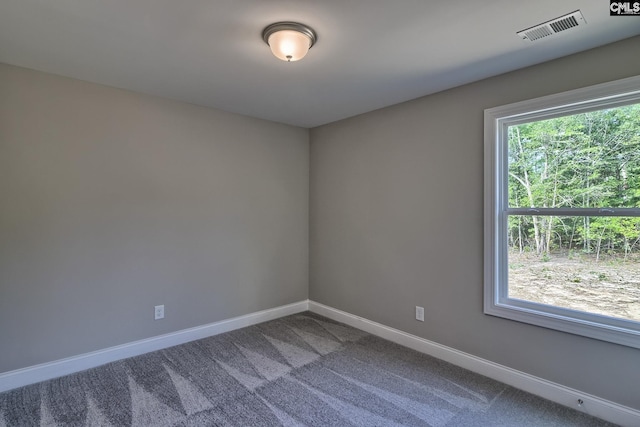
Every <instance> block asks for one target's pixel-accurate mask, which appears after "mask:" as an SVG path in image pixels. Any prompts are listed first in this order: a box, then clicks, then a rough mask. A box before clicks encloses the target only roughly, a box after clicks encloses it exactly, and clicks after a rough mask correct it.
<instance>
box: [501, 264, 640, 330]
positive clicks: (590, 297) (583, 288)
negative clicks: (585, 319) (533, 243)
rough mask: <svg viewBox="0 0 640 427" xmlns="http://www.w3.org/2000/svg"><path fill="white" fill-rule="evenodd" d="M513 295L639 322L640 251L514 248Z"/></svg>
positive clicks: (511, 266) (510, 276) (512, 267)
mask: <svg viewBox="0 0 640 427" xmlns="http://www.w3.org/2000/svg"><path fill="white" fill-rule="evenodd" d="M509 297H510V298H517V299H522V300H527V301H533V302H538V303H542V304H548V305H554V306H558V307H564V308H570V309H573V310H580V311H585V312H590V313H596V314H602V315H605V316H611V317H617V318H622V319H628V320H634V321H638V322H640V255H638V254H633V255H632V256H629V257H627V259H626V260H625V259H624V257H623V256H620V255H614V256H609V255H605V256H602V255H601V256H600V259H599V260H598V261H596V257H595V255H592V254H583V253H580V252H576V253H571V254H567V253H557V254H554V253H552V254H551V255H549V256H538V255H536V254H532V253H522V254H520V253H518V252H510V253H509Z"/></svg>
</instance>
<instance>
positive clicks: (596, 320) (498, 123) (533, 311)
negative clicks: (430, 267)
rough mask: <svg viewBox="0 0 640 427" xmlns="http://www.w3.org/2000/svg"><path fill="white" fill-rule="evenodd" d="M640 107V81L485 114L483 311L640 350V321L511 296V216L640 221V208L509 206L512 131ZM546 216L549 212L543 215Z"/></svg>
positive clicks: (588, 89) (630, 80)
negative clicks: (630, 218)
mask: <svg viewBox="0 0 640 427" xmlns="http://www.w3.org/2000/svg"><path fill="white" fill-rule="evenodd" d="M639 102H640V76H635V77H630V78H627V79H622V80H617V81H614V82H609V83H603V84H599V85H596V86H590V87H586V88H582V89H577V90H572V91H569V92H563V93H560V94H555V95H550V96H545V97H542V98H536V99H532V100H528V101H522V102H517V103H514V104H509V105H504V106H500V107H495V108H490V109H487V110H485V111H484V131H485V135H484V312H485V313H486V314H489V315H493V316H498V317H502V318H506V319H511V320H515V321H519V322H524V323H529V324H533V325H537V326H542V327H545V328H550V329H556V330H559V331H563V332H569V333H572V334H577V335H582V336H586V337H590V338H595V339H599V340H603V341H609V342H613V343H616V344H622V345H626V346H629V347H635V348H640V322H635V321H632V320H625V319H618V318H613V317H608V316H602V315H598V314H595V313H585V312H581V311H576V310H571V309H567V308H562V307H557V306H550V305H545V304H538V303H534V302H531V301H523V300H518V299H513V298H509V297H508V254H507V221H508V214H514V215H518V214H520V215H522V214H525V215H545V214H547V215H548V214H553V215H563V216H605V215H616V216H640V209H636V208H625V209H614V210H611V209H581V208H562V209H524V208H523V209H513V208H509V206H508V168H509V165H508V139H507V129H508V127H509V126H512V125H517V124H521V123H527V122H532V121H537V120H545V119H552V118H555V117H560V116H566V115H571V114H579V113H584V112H588V111H595V110H600V109H605V108H613V107H617V106H623V105H629V104H635V103H639ZM543 211H544V212H543Z"/></svg>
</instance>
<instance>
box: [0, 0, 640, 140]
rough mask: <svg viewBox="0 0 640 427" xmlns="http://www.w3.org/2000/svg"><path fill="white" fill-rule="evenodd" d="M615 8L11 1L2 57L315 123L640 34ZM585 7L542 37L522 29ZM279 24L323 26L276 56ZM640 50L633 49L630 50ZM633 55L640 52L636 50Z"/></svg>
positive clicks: (377, 1)
mask: <svg viewBox="0 0 640 427" xmlns="http://www.w3.org/2000/svg"><path fill="white" fill-rule="evenodd" d="M608 7H609V2H607V1H605V0H563V1H558V0H535V1H531V0H527V1H524V0H456V1H444V0H442V1H433V0H1V1H0V62H4V63H7V64H13V65H18V66H23V67H27V68H33V69H36V70H41V71H46V72H50V73H55V74H60V75H64V76H69V77H75V78H78V79H82V80H87V81H91V82H96V83H101V84H105V85H109V86H115V87H119V88H125V89H130V90H134V91H137V92H143V93H148V94H153V95H158V96H162V97H167V98H172V99H177V100H182V101H186V102H190V103H193V104H198V105H204V106H210V107H216V108H220V109H223V110H227V111H231V112H236V113H241V114H245V115H249V116H253V117H259V118H263V119H267V120H273V121H276V122H283V123H288V124H292V125H297V126H303V127H313V126H318V125H321V124H325V123H329V122H332V121H335V120H339V119H342V118H346V117H349V116H353V115H357V114H360V113H364V112H367V111H371V110H374V109H378V108H381V107H385V106H388V105H392V104H396V103H398V102H402V101H406V100H409V99H414V98H418V97H420V96H423V95H427V94H429V93H433V92H437V91H440V90H443V89H447V88H451V87H454V86H458V85H461V84H464V83H468V82H471V81H476V80H480V79H483V78H485V77H489V76H492V75H497V74H501V73H504V72H507V71H511V70H514V69H517V68H522V67H526V66H529V65H532V64H536V63H539V62H543V61H547V60H550V59H553V58H558V57H561V56H564V55H568V54H571V53H575V52H579V51H582V50H586V49H590V48H592V47H596V46H600V45H603V44H607V43H611V42H614V41H616V40H621V39H624V38H628V37H631V36H634V35H637V34H640V18H638V17H630V16H626V17H625V16H623V17H617V16H615V17H611V16H609V9H608ZM576 9H580V10H581V11H582V13H583V15H584V17H585V19H586V21H587V25H586V26H584V27H578V28H574V29H571V30H569V31H566V32H564V33H561V34H558V35H556V36H552V37H550V38H547V39H543V40H541V41H539V42H535V43H531V42H526V41H523V40H521V39H520V38H519V37H518V36H516V32H517V31H519V30H523V29H526V28H529V27H531V26H534V25H537V24H540V23H542V22H545V21H548V20H550V19H554V18H556V17H559V16H560V15H564V14H566V13H569V12H573V11H574V10H576ZM277 21H298V22H302V23H305V24H307V25H309V26H311V27H313V28H314V29H315V30H316V32H317V34H318V42H317V44H316V45H315V46H314V47H313V48H312V49H311V51H310V52H309V54H308V55H307V57H306V58H305V59H303V60H302V61H300V62H295V63H285V62H282V61H279V60H277V59H276V58H275V57H273V56H272V55H271V52H270V51H269V48H268V46H267V45H266V44H265V43H264V42H263V41H262V38H261V32H262V29H263V28H264V27H266V26H267V25H269V24H271V23H273V22H277ZM630 54H631V53H630ZM633 54H636V55H637V54H638V52H635V53H633Z"/></svg>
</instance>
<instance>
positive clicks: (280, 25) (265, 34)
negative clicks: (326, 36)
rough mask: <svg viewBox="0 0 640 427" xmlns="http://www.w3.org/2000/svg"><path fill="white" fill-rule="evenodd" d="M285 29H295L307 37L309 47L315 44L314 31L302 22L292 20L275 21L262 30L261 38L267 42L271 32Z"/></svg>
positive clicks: (315, 36)
mask: <svg viewBox="0 0 640 427" xmlns="http://www.w3.org/2000/svg"><path fill="white" fill-rule="evenodd" d="M286 30H288V31H297V32H299V33H302V34H304V35H305V36H307V37H309V40H310V42H309V49H311V47H312V46H313V45H314V44H316V41H317V40H318V35H317V34H316V32H315V31H313V29H312V28H311V27H308V26H306V25H304V24H300V23H299V22H292V21H283V22H276V23H274V24H271V25H269V26H267V27H266V28H265V29H264V30H262V40H264V42H265V43H266V44H269V36H271V34H273V33H276V32H278V31H286Z"/></svg>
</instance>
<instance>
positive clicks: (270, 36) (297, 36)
mask: <svg viewBox="0 0 640 427" xmlns="http://www.w3.org/2000/svg"><path fill="white" fill-rule="evenodd" d="M262 39H263V40H264V41H265V43H267V44H268V45H269V47H270V48H271V52H272V53H273V54H274V56H275V57H276V58H278V59H281V60H283V61H287V62H292V61H299V60H300V59H302V58H304V57H305V55H306V54H307V52H308V51H309V49H311V46H313V45H314V44H315V42H316V40H317V36H316V33H315V31H313V30H312V29H311V28H309V27H307V26H306V25H302V24H299V23H297V22H277V23H275V24H271V25H269V26H268V27H267V28H265V29H264V31H263V32H262Z"/></svg>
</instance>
